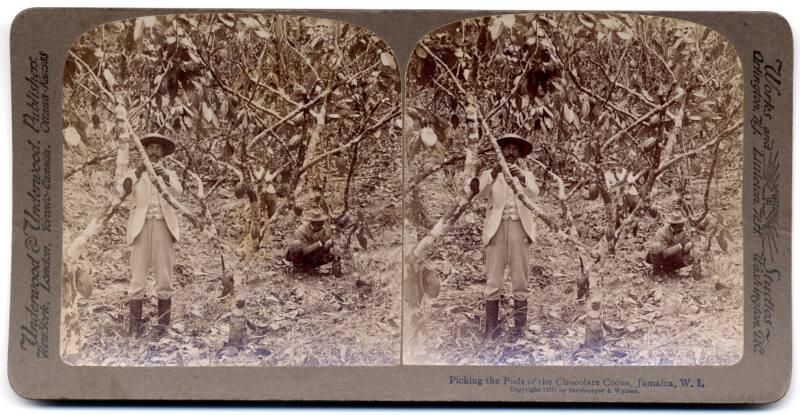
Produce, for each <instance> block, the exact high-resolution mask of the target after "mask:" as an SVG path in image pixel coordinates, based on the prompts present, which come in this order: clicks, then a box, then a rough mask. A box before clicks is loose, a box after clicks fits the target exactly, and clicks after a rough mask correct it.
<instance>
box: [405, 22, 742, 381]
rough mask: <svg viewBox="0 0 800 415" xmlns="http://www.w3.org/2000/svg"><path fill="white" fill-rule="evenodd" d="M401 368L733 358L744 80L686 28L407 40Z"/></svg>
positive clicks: (481, 26)
mask: <svg viewBox="0 0 800 415" xmlns="http://www.w3.org/2000/svg"><path fill="white" fill-rule="evenodd" d="M405 91H406V92H405V93H406V108H405V113H404V120H403V125H404V132H403V136H404V140H403V145H404V171H405V183H404V188H403V197H404V214H405V218H404V219H405V222H404V254H403V255H404V277H403V349H402V350H403V363H404V364H410V365H468V366H477V365H522V366H527V365H531V366H532V365H541V366H576V365H594V366H614V365H619V366H629V365H636V366H693V365H703V366H722V365H733V364H736V363H737V362H738V361H739V360H740V358H741V356H742V353H743V348H744V337H743V325H744V319H743V288H742V287H743V259H744V258H743V250H742V249H743V248H742V241H743V229H742V180H743V179H742V169H743V167H742V160H743V145H742V141H743V104H744V96H743V74H742V64H741V61H740V59H739V56H738V54H737V52H736V50H735V49H734V47H733V46H732V45H731V44H730V43H729V42H728V41H727V40H726V39H725V38H724V37H723V36H722V35H720V34H719V33H718V32H716V31H714V30H713V29H712V28H709V27H706V26H703V25H699V24H696V23H692V22H689V21H685V20H679V19H673V18H663V17H655V16H645V15H637V14H612V13H545V14H542V13H527V14H507V15H496V16H487V17H480V18H475V19H470V20H463V21H459V22H456V23H453V24H450V25H448V26H444V27H442V28H440V29H437V30H436V31H434V32H431V33H429V34H428V35H426V36H425V37H424V38H423V39H422V40H421V41H420V42H419V43H418V45H417V47H416V49H415V51H414V54H413V56H412V58H411V59H410V61H409V64H408V67H407V69H406V90H405Z"/></svg>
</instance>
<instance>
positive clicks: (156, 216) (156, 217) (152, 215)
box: [145, 213, 164, 220]
mask: <svg viewBox="0 0 800 415" xmlns="http://www.w3.org/2000/svg"><path fill="white" fill-rule="evenodd" d="M145 219H148V220H162V219H164V215H162V214H160V213H148V214H147V216H145Z"/></svg>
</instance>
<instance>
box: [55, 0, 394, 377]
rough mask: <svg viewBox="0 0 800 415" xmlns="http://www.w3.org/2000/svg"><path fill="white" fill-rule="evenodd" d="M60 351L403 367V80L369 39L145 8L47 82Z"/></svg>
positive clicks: (81, 358) (112, 358)
mask: <svg viewBox="0 0 800 415" xmlns="http://www.w3.org/2000/svg"><path fill="white" fill-rule="evenodd" d="M63 75H64V77H63V85H62V87H63V91H62V92H63V102H62V109H63V119H62V122H63V134H64V142H63V149H64V151H63V192H64V199H63V263H62V271H63V272H62V275H63V281H62V299H61V330H60V336H61V341H60V355H61V357H62V359H63V360H64V362H66V363H68V364H70V365H79V366H345V365H354V366H377V365H397V364H400V325H401V321H400V320H401V272H402V268H401V264H402V254H401V249H402V248H401V245H402V244H401V233H402V228H401V224H402V218H401V214H402V213H401V204H402V200H401V198H400V195H401V194H402V188H401V186H402V184H401V176H402V161H401V159H402V158H401V142H400V137H401V136H402V126H401V116H400V115H401V107H400V105H401V103H400V74H399V70H398V67H397V63H396V59H395V56H394V54H393V52H392V51H391V50H390V48H389V47H388V46H387V44H386V43H385V42H384V41H382V40H381V39H380V38H378V37H377V36H375V35H374V34H373V33H372V32H370V31H368V30H365V29H362V28H360V27H357V26H354V25H350V24H346V23H343V22H338V21H334V20H329V19H319V18H313V17H304V16H290V15H277V14H185V15H164V16H147V17H140V18H136V19H129V20H121V21H115V22H111V23H107V24H104V25H102V26H99V27H96V28H94V29H92V30H90V31H89V32H87V33H85V34H84V35H82V36H81V37H80V38H78V39H77V40H76V41H75V43H74V45H73V47H72V48H71V50H70V52H69V55H68V58H67V61H66V63H65V66H64V73H63Z"/></svg>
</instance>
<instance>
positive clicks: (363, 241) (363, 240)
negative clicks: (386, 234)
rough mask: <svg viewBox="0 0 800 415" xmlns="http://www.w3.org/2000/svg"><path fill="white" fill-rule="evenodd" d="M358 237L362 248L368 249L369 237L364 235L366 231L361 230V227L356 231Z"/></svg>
mask: <svg viewBox="0 0 800 415" xmlns="http://www.w3.org/2000/svg"><path fill="white" fill-rule="evenodd" d="M356 239H358V244H359V245H361V249H367V238H366V237H364V233H363V232H361V230H360V229H359V231H358V232H356Z"/></svg>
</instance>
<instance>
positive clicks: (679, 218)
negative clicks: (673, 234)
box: [667, 210, 687, 225]
mask: <svg viewBox="0 0 800 415" xmlns="http://www.w3.org/2000/svg"><path fill="white" fill-rule="evenodd" d="M686 220H687V219H686V216H683V212H681V211H680V210H673V211H672V212H670V213H669V215H667V223H669V224H670V225H679V224H683V223H686Z"/></svg>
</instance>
